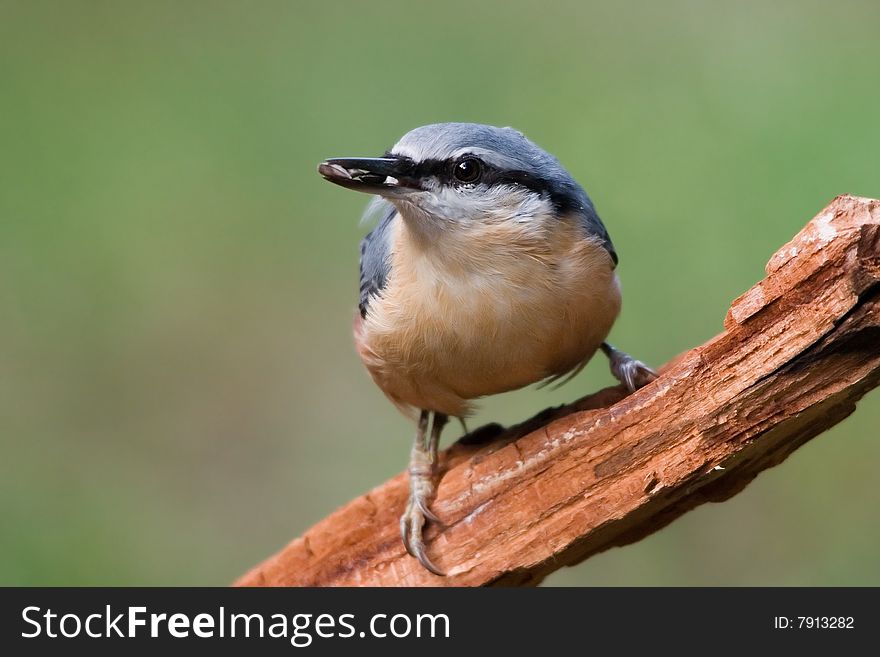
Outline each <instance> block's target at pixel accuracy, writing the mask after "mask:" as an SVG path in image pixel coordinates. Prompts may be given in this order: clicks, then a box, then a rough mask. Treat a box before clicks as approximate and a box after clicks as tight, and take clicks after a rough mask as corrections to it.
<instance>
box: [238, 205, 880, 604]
mask: <svg viewBox="0 0 880 657" xmlns="http://www.w3.org/2000/svg"><path fill="white" fill-rule="evenodd" d="M766 269H767V277H766V278H765V279H764V280H763V281H761V282H760V283H758V284H757V285H755V286H754V287H753V288H751V289H750V290H749V291H748V292H746V293H745V294H743V295H742V296H741V297H739V298H738V299H736V300H735V301H734V302H733V305H732V306H731V307H730V310H729V312H728V314H727V317H726V319H725V321H724V328H725V330H724V332H723V333H721V334H720V335H718V336H717V337H715V338H714V339H712V340H710V341H709V342H707V343H706V344H704V345H702V346H699V347H696V348H695V349H692V350H690V351H688V352H686V353H685V354H682V355H681V356H680V357H678V358H677V359H675V360H674V361H672V362H671V363H668V364H667V365H666V366H665V367H663V368H661V376H660V378H659V379H658V380H657V381H655V382H653V383H652V384H650V385H649V386H647V387H646V388H643V389H642V390H639V391H638V392H636V393H634V394H632V395H629V396H624V393H623V391H622V389H621V388H608V389H605V390H602V391H600V392H598V393H596V394H594V395H591V396H589V397H585V398H584V399H581V400H579V401H577V402H575V403H573V404H570V405H568V406H565V407H562V408H556V409H548V410H546V411H544V412H542V413H541V414H539V415H538V416H536V417H535V418H532V419H531V420H529V421H527V422H525V423H523V424H521V425H517V426H514V427H511V428H510V429H507V430H506V431H505V430H502V429H501V427H498V426H497V425H490V426H488V427H483V428H482V429H479V430H478V431H477V432H475V433H474V434H471V435H470V436H466V437H465V438H464V439H462V440H460V441H459V442H458V443H456V444H455V445H453V446H452V447H450V448H449V449H448V450H447V451H446V452H444V455H443V456H441V467H442V468H443V470H444V474H443V478H442V480H441V482H440V485H439V490H438V495H437V499H436V501H435V502H434V504H433V509H434V511H435V512H436V513H437V514H438V515H439V516H440V518H441V519H442V520H443V522H444V523H446V527H445V528H439V529H438V528H436V527H432V528H431V529H429V531H428V533H427V537H428V544H429V549H428V552H429V554H430V557H431V559H432V560H433V561H434V562H435V563H436V564H438V565H439V566H440V567H441V568H443V569H445V570H446V572H447V573H448V574H449V576H448V577H445V578H444V577H436V576H434V575H432V574H430V573H429V572H428V571H426V570H425V569H424V568H422V567H421V566H420V565H419V564H418V563H417V562H416V560H415V559H413V558H412V557H410V556H409V555H407V554H406V553H405V552H404V549H403V545H402V544H401V541H400V536H399V533H398V517H399V515H400V513H401V511H402V510H403V507H404V503H405V501H406V497H407V480H406V476H405V475H403V474H401V475H398V476H397V477H395V478H393V479H391V480H390V481H388V482H386V483H384V484H382V485H381V486H379V487H378V488H375V489H373V490H372V491H370V492H369V493H367V494H366V495H363V496H362V497H359V498H357V499H355V500H354V501H352V502H350V503H349V504H347V505H346V506H344V507H343V508H341V509H339V510H337V511H336V512H334V513H333V514H331V515H330V516H328V517H327V518H325V519H324V520H322V521H321V522H319V523H318V524H317V525H315V526H314V527H312V528H311V529H310V530H308V531H307V532H306V533H305V534H304V535H303V536H302V537H300V538H297V539H296V540H294V541H293V542H292V543H290V544H289V545H288V546H287V547H286V548H284V549H283V550H282V551H281V552H279V553H278V554H276V555H275V556H274V557H271V558H270V559H268V560H267V561H266V562H264V563H262V564H260V565H258V566H256V567H255V568H254V569H252V570H251V571H250V572H249V573H247V574H246V575H244V576H243V577H242V578H241V579H239V581H238V582H237V584H238V585H242V586H252V585H295V586H325V585H398V586H399V585H404V586H423V585H434V586H444V585H445V586H454V585H468V586H470V585H485V584H514V585H522V584H534V583H537V582H540V581H541V579H542V578H543V577H545V576H546V575H547V574H548V573H550V572H552V571H554V570H556V569H558V568H560V567H562V566H565V565H570V564H574V563H577V562H579V561H581V560H583V559H585V558H586V557H588V556H590V555H592V554H595V553H596V552H599V551H601V550H605V549H607V548H609V547H612V546H615V545H624V544H627V543H631V542H633V541H637V540H639V539H641V538H643V537H644V536H647V535H648V534H650V533H652V532H655V531H657V530H658V529H660V528H661V527H663V526H665V525H666V524H667V523H669V522H670V521H672V520H673V519H675V518H677V517H678V516H680V515H681V514H682V513H684V512H686V511H688V510H690V509H692V508H694V507H695V506H697V505H699V504H702V503H703V502H707V501H713V502H718V501H721V500H725V499H727V498H729V497H731V496H732V495H735V494H736V493H738V492H739V491H741V490H742V489H743V488H744V487H745V486H746V485H747V484H748V483H749V482H750V481H751V480H752V479H754V477H755V476H757V474H758V473H759V472H761V471H762V470H764V469H766V468H769V467H772V466H774V465H776V464H778V463H780V462H781V461H783V460H784V459H785V457H787V456H788V455H789V454H790V453H791V452H793V451H794V450H795V449H797V448H798V447H800V446H801V445H802V444H804V443H805V442H806V441H807V440H809V439H810V438H812V437H813V436H816V435H817V434H819V433H821V432H822V431H824V430H826V429H828V428H829V427H831V426H832V425H834V424H836V423H838V422H840V421H841V420H842V419H844V418H845V417H847V416H848V415H849V414H850V413H852V412H853V410H854V409H855V405H856V402H857V401H858V400H859V399H860V398H861V397H862V395H864V394H865V392H867V391H868V390H870V389H871V388H874V387H876V386H877V385H878V383H880V201H876V200H870V199H862V198H855V197H851V196H842V197H838V198H837V199H835V200H834V201H833V202H832V203H831V205H829V206H828V207H827V208H826V209H825V210H823V211H822V212H821V213H820V214H819V215H818V216H817V217H816V218H815V219H813V220H812V221H811V222H810V223H809V224H808V225H807V226H806V227H805V228H804V229H803V230H802V231H801V232H800V233H799V234H798V235H797V236H796V237H795V238H794V239H793V240H792V241H791V242H789V243H788V244H786V245H785V246H783V247H782V248H781V249H780V250H779V251H777V252H776V254H775V255H774V256H773V257H772V258H771V260H770V262H769V264H768V265H767V268H766ZM830 476H832V477H833V473H831V474H830Z"/></svg>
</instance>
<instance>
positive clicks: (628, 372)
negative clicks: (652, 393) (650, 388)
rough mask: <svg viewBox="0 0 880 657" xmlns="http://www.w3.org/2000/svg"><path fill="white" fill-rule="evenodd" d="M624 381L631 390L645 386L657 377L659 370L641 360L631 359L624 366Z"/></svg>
mask: <svg viewBox="0 0 880 657" xmlns="http://www.w3.org/2000/svg"><path fill="white" fill-rule="evenodd" d="M623 376H624V383H625V384H626V387H627V389H628V390H629V391H630V392H635V391H636V390H638V389H639V388H643V387H644V386H646V385H648V384H649V383H651V381H653V380H654V379H656V378H657V372H655V371H654V370H652V369H651V368H650V367H648V366H647V365H645V364H644V363H643V362H642V361H640V360H631V361H628V362H627V363H625V364H624V366H623Z"/></svg>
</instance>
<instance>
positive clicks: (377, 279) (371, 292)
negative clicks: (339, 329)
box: [358, 201, 397, 317]
mask: <svg viewBox="0 0 880 657" xmlns="http://www.w3.org/2000/svg"><path fill="white" fill-rule="evenodd" d="M379 212H380V218H379V223H378V224H377V225H376V227H375V228H374V229H373V230H371V231H370V232H369V233H367V235H366V236H365V237H364V239H362V240H361V269H360V273H361V290H360V301H359V302H358V308H360V311H361V317H366V316H367V310H368V308H369V305H370V299H372V298H373V297H374V296H376V295H377V294H379V293H380V292H381V291H382V289H383V288H384V287H385V283H386V282H387V280H388V273H389V271H390V270H391V262H390V259H389V258H390V255H391V230H390V228H391V221H392V220H393V219H394V215H395V214H397V210H396V209H395V207H394V206H393V205H391V204H390V203H388V202H387V201H381V202H380V203H379Z"/></svg>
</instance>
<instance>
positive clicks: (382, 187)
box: [318, 157, 421, 196]
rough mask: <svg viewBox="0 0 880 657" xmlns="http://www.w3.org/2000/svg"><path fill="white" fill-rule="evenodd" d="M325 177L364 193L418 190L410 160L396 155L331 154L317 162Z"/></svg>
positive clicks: (393, 194)
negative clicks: (358, 155)
mask: <svg viewBox="0 0 880 657" xmlns="http://www.w3.org/2000/svg"><path fill="white" fill-rule="evenodd" d="M318 173H320V174H321V175H322V176H324V179H325V180H329V181H330V182H332V183H335V184H337V185H340V186H342V187H347V188H348V189H354V190H357V191H359V192H366V193H367V194H379V195H380V196H403V195H405V194H409V193H411V192H414V191H418V190H420V189H421V186H420V185H419V181H418V179H417V178H415V177H413V163H412V161H411V160H408V159H405V158H398V157H334V158H331V159H328V160H324V161H323V162H321V164H319V165H318Z"/></svg>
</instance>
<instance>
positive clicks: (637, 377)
mask: <svg viewBox="0 0 880 657" xmlns="http://www.w3.org/2000/svg"><path fill="white" fill-rule="evenodd" d="M602 351H603V352H605V355H606V356H608V361H609V365H610V366H611V373H612V374H613V375H614V378H615V379H617V380H618V381H620V382H621V383H622V384H624V385H625V386H626V387H627V390H629V391H630V392H635V391H636V390H638V389H639V388H642V387H644V386H646V385H648V384H649V383H651V381H653V380H654V379H656V378H657V373H656V372H655V371H654V370H652V369H651V368H650V367H648V366H647V365H645V364H644V363H643V362H642V361H640V360H636V359H635V358H633V357H632V356H630V355H629V354H627V353H624V352H623V351H620V350H619V349H615V348H614V347H612V346H611V345H610V344H608V343H607V342H606V343H604V344H603V345H602Z"/></svg>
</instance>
